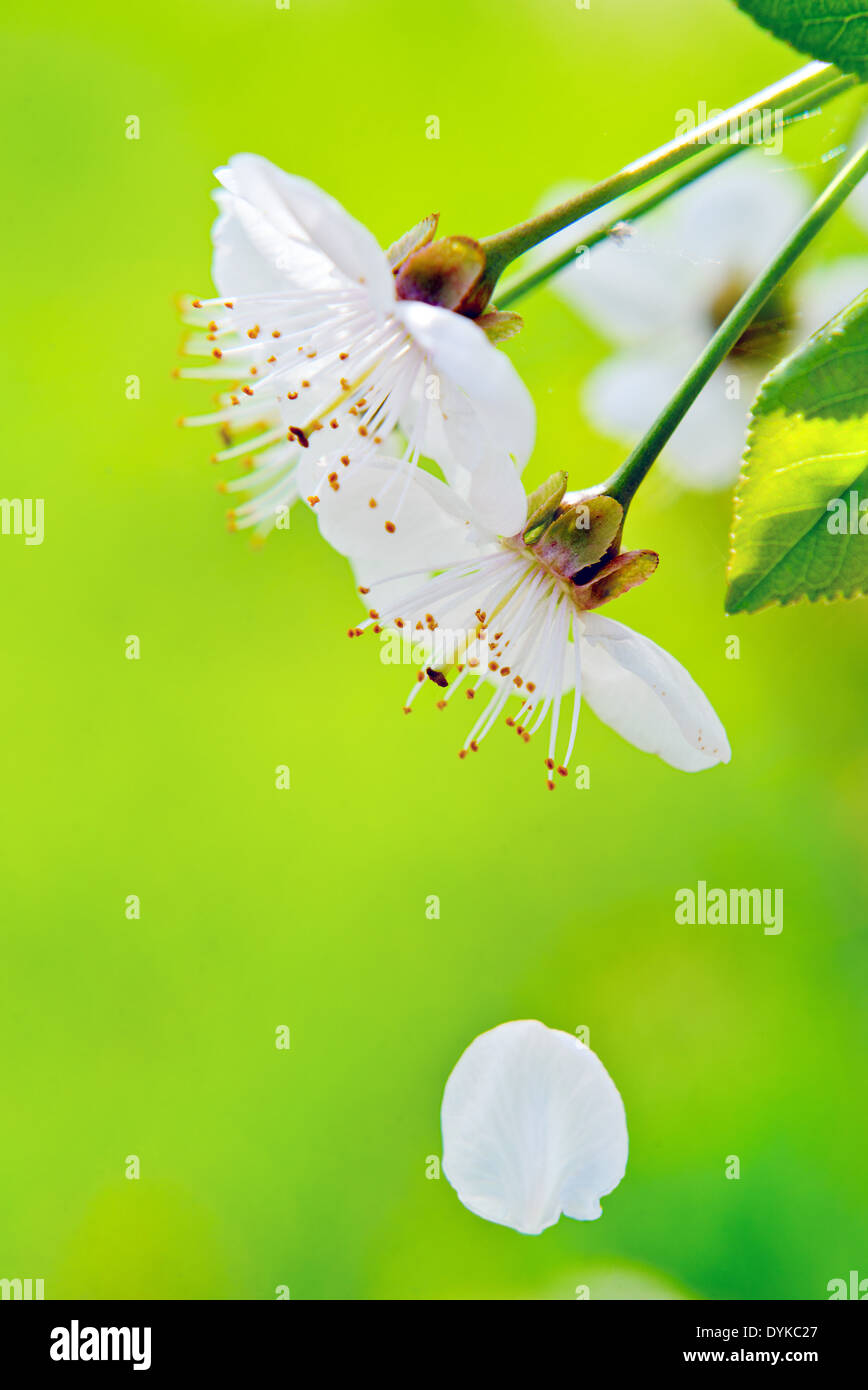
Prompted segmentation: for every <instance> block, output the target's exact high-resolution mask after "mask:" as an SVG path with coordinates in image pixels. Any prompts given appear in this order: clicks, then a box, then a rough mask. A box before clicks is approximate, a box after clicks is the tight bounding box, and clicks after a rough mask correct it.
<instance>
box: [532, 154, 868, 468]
mask: <svg viewBox="0 0 868 1390" xmlns="http://www.w3.org/2000/svg"><path fill="white" fill-rule="evenodd" d="M550 196H554V195H550ZM811 197H812V195H811V191H810V189H809V188H808V186H807V185H806V183H805V182H804V181H803V180H802V179H801V178H800V177H799V176H798V175H797V174H796V173H794V172H793V171H792V170H791V169H789V168H787V167H782V166H781V165H780V164H779V163H773V162H772V161H771V160H770V159H769V158H768V157H766V156H763V155H761V154H758V153H753V152H751V153H748V154H741V155H738V156H736V157H735V158H733V159H732V160H730V161H728V162H727V163H726V164H724V165H722V166H721V167H720V168H718V169H716V170H712V171H711V172H710V173H708V174H707V175H705V176H703V177H702V178H700V179H699V180H698V181H697V182H696V183H695V184H692V185H690V186H689V187H688V188H686V189H684V190H683V191H682V192H680V193H678V194H676V195H675V196H674V197H673V198H672V200H671V201H670V202H669V203H666V204H664V205H663V206H662V207H660V208H659V209H657V210H656V211H654V212H652V213H649V214H648V215H647V216H645V217H643V218H642V219H641V220H639V221H637V222H636V223H635V224H633V225H632V226H629V225H628V226H627V228H626V229H625V230H624V232H623V234H619V235H618V236H617V237H611V238H609V239H608V240H607V241H606V242H604V243H602V244H601V245H600V246H597V247H594V248H592V249H591V250H590V251H588V252H587V253H586V254H583V255H580V256H578V257H577V259H576V263H575V264H574V265H572V266H570V267H568V268H567V269H565V270H564V271H562V272H560V274H558V275H557V276H556V277H555V278H554V280H553V281H552V285H553V287H554V288H555V290H556V291H557V292H558V293H559V294H560V295H562V297H563V298H564V299H565V300H567V301H568V302H569V303H570V304H572V305H573V306H574V307H575V308H576V309H578V310H579V312H580V313H581V314H582V315H583V317H585V318H586V319H587V320H588V322H589V323H591V324H592V325H593V326H594V327H595V328H596V329H597V330H598V331H599V332H600V333H601V334H602V335H603V336H604V337H606V338H608V339H609V340H610V341H611V342H612V343H613V344H615V345H616V346H617V347H618V349H619V350H618V352H617V353H616V355H615V356H613V357H611V358H609V359H608V360H607V361H606V362H604V363H603V364H602V366H600V367H598V368H597V369H596V370H595V371H593V372H592V373H591V375H590V376H589V377H588V379H587V381H586V383H585V386H584V388H583V393H582V401H583V405H584V408H585V411H586V413H587V415H588V417H589V419H590V420H591V422H592V423H593V425H594V426H595V428H597V429H598V430H599V431H600V432H601V433H603V434H607V435H609V436H611V437H613V438H617V439H623V440H625V441H629V442H634V441H635V440H636V439H638V438H639V437H640V436H641V435H642V434H643V433H644V431H645V430H646V429H647V428H648V426H649V425H650V424H651V423H652V422H653V420H654V419H655V418H656V416H657V415H658V414H659V412H660V410H661V409H662V408H663V406H664V405H665V404H666V402H667V401H668V400H669V399H670V398H671V396H672V395H673V394H674V393H675V391H676V389H677V387H678V386H679V385H680V383H681V381H682V380H683V379H684V377H685V376H686V374H687V372H688V370H689V369H690V367H691V366H692V365H693V363H694V361H695V360H696V358H697V357H698V356H699V354H700V353H701V351H702V350H703V348H704V347H705V346H706V345H707V343H708V341H709V339H710V338H711V336H712V334H713V332H714V331H715V329H716V328H717V327H718V326H719V325H720V323H721V322H722V321H723V319H724V318H725V317H726V315H727V314H728V313H729V311H730V309H732V308H733V306H734V305H735V303H736V301H737V300H738V299H739V298H740V297H741V295H742V293H743V292H744V290H745V289H747V287H748V285H749V284H750V283H751V281H752V280H753V279H754V278H755V276H756V275H757V274H758V273H759V272H760V271H761V270H762V269H764V267H765V266H766V265H767V263H768V262H769V261H770V260H771V258H772V256H773V255H774V254H775V252H776V251H777V250H779V248H780V246H781V244H782V243H783V241H784V240H785V238H786V237H787V236H788V235H789V234H790V232H792V230H793V229H794V227H795V226H796V225H797V224H798V222H799V220H800V219H801V217H802V216H803V215H804V213H805V212H806V211H807V209H808V207H809V206H810V203H811ZM547 201H548V200H547ZM585 225H586V227H587V225H588V224H585ZM580 236H581V230H580V229H579V231H578V232H576V231H575V230H573V232H572V238H573V242H574V243H575V242H577V241H578V239H579V237H580ZM559 244H569V243H568V240H567V238H566V234H563V233H562V234H561V236H560V238H559ZM866 284H868V256H851V257H844V258H840V259H838V260H837V261H834V262H832V263H830V264H829V265H828V266H821V267H816V268H814V269H812V270H811V271H809V272H807V273H805V272H804V271H801V272H797V274H796V275H795V276H794V277H793V278H792V280H791V281H787V282H785V283H784V285H783V287H782V288H781V290H780V291H778V292H776V293H775V294H773V295H772V297H771V299H770V300H769V301H768V302H767V304H766V305H765V307H764V308H763V309H762V310H761V312H760V314H759V316H758V318H757V319H756V320H755V321H754V323H753V324H752V325H751V327H750V328H749V329H748V330H747V332H746V333H745V334H744V335H743V336H742V338H741V339H740V341H739V343H738V344H737V345H736V347H735V348H734V349H733V351H732V353H731V354H730V356H729V357H728V358H727V360H726V362H725V363H724V364H723V365H722V366H721V367H719V368H718V370H717V371H716V372H715V374H714V376H713V377H712V379H711V381H710V382H709V383H708V385H707V386H706V387H705V389H704V390H703V391H702V393H701V395H700V396H699V397H698V399H697V400H696V401H695V402H694V404H693V406H692V407H691V409H690V410H689V411H688V413H687V416H686V417H685V419H684V420H683V421H682V423H681V424H680V425H679V426H678V429H677V430H676V431H675V433H674V435H673V436H672V439H671V440H670V442H669V444H668V445H667V448H666V450H665V451H664V453H663V455H662V456H661V459H660V465H659V466H660V467H661V468H663V469H664V470H665V471H668V473H669V474H670V475H671V476H674V477H675V478H676V479H677V480H678V481H679V482H680V483H681V484H682V485H683V486H685V487H690V488H696V489H714V488H719V487H724V486H727V485H728V484H730V483H731V482H732V481H733V480H734V479H735V478H736V477H737V476H738V473H739V468H740V465H741V456H742V451H743V449H744V441H745V433H746V421H747V413H748V411H749V409H750V406H751V404H752V403H753V399H754V396H755V395H756V392H757V390H758V388H759V384H760V382H761V380H762V378H763V377H764V376H765V375H766V373H767V372H769V371H770V370H771V368H772V367H773V366H774V364H775V363H776V362H777V361H778V360H779V359H780V358H781V357H782V356H784V355H785V353H787V352H790V351H792V349H793V348H794V347H795V346H796V345H797V344H798V343H799V342H801V341H803V340H804V339H805V338H807V337H808V336H809V335H810V334H811V333H813V332H815V330H816V329H818V328H820V327H821V326H822V325H823V324H824V323H826V322H827V321H828V320H829V319H830V318H831V317H832V316H833V315H834V314H835V313H837V312H838V311H839V310H840V309H842V308H843V307H844V305H845V304H847V303H849V301H850V300H851V299H853V298H854V297H855V296H856V295H857V294H858V293H860V291H861V290H863V289H864V288H865V286H866Z"/></svg>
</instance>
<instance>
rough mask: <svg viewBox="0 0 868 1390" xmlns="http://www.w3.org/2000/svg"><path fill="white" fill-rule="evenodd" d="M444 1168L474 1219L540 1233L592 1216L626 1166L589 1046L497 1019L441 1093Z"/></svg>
mask: <svg viewBox="0 0 868 1390" xmlns="http://www.w3.org/2000/svg"><path fill="white" fill-rule="evenodd" d="M441 1121H442V1126H443V1172H444V1173H445V1174H446V1177H447V1178H448V1179H449V1181H450V1183H451V1184H452V1186H453V1187H454V1188H455V1190H456V1192H457V1193H458V1197H459V1199H460V1201H461V1202H462V1203H463V1204H464V1206H466V1207H468V1208H469V1210H470V1211H472V1212H475V1213H476V1215H477V1216H482V1217H484V1218H485V1220H487V1221H495V1222H497V1223H498V1224H499V1225H501V1226H512V1227H514V1229H515V1230H517V1231H521V1232H522V1233H523V1234H525V1235H539V1233H540V1232H541V1231H543V1230H545V1228H546V1227H547V1226H553V1225H554V1224H555V1223H556V1222H557V1220H558V1219H559V1217H560V1215H561V1213H563V1214H564V1215H565V1216H570V1217H572V1218H573V1219H574V1220H576V1221H594V1220H596V1218H597V1217H598V1216H600V1215H601V1207H600V1198H601V1197H604V1196H605V1195H606V1194H607V1193H609V1192H611V1191H612V1190H613V1189H614V1188H615V1187H617V1185H618V1183H619V1182H620V1181H621V1178H622V1177H623V1176H624V1170H625V1167H626V1164H627V1123H626V1119H625V1115H624V1106H623V1103H622V1101H621V1097H620V1095H619V1094H618V1090H617V1088H616V1086H615V1084H614V1082H613V1081H612V1079H611V1077H610V1076H609V1074H608V1072H607V1071H606V1069H605V1067H604V1066H603V1064H602V1062H601V1061H600V1060H599V1058H598V1057H597V1056H596V1055H595V1053H593V1052H591V1050H590V1049H589V1048H587V1047H585V1046H584V1044H583V1043H580V1042H579V1041H578V1039H577V1038H574V1037H573V1036H572V1035H571V1034H569V1033H563V1032H560V1031H558V1030H557V1029H553V1028H547V1027H545V1025H544V1024H542V1023H538V1022H536V1021H534V1020H527V1019H525V1020H521V1021H517V1022H513V1023H502V1024H501V1025H500V1026H499V1027H498V1028H493V1029H492V1030H491V1031H490V1032H488V1033H483V1034H482V1035H481V1036H480V1037H478V1038H476V1039H475V1040H474V1041H473V1042H472V1043H471V1044H470V1046H469V1047H468V1048H467V1050H466V1052H464V1053H463V1054H462V1056H461V1057H460V1058H459V1060H458V1062H457V1064H456V1066H455V1068H454V1070H453V1072H452V1074H451V1076H450V1077H449V1080H448V1081H447V1083H446V1088H445V1090H444V1093H443V1107H442V1111H441Z"/></svg>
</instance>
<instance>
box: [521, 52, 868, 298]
mask: <svg viewBox="0 0 868 1390" xmlns="http://www.w3.org/2000/svg"><path fill="white" fill-rule="evenodd" d="M833 71H834V70H833ZM855 82H856V79H855V77H852V76H849V75H837V76H834V77H833V78H832V79H831V81H827V82H825V84H824V85H823V86H822V87H821V88H820V89H819V90H816V91H811V92H810V93H809V94H808V95H807V96H805V95H802V96H800V97H798V98H797V99H796V100H793V101H790V102H788V103H786V104H785V105H783V106H782V107H781V108H780V113H781V119H782V122H783V124H784V125H785V126H786V125H791V124H792V123H793V122H794V121H796V120H798V119H799V118H801V117H804V116H805V115H811V114H815V113H816V112H818V111H819V110H820V106H821V103H822V104H825V103H826V102H828V101H831V100H832V98H833V97H836V96H840V94H841V93H842V92H846V91H849V90H850V89H851V88H852V87H853V86H854V84H855ZM750 148H751V146H750V144H749V143H747V142H727V143H720V144H716V145H715V146H714V147H713V149H712V150H711V151H710V153H709V154H708V155H707V156H706V157H705V158H704V159H701V160H694V161H691V162H690V163H689V164H688V165H687V167H686V168H685V169H683V170H682V172H681V173H679V174H677V175H675V176H674V177H673V178H672V179H671V180H670V181H669V182H668V183H665V184H662V185H661V186H660V187H658V188H655V189H654V190H653V192H651V193H647V194H645V196H644V197H642V198H640V199H638V200H637V201H635V202H633V203H632V204H630V205H629V206H627V207H624V208H622V209H621V211H620V212H619V213H618V214H617V216H615V217H612V218H611V219H610V220H609V221H607V222H606V223H605V224H604V225H603V226H601V227H598V228H596V229H595V230H594V231H593V232H589V233H588V235H587V236H586V237H584V238H583V240H582V241H581V242H579V243H577V244H576V245H575V246H571V247H570V248H569V250H567V251H562V252H560V253H559V254H558V255H557V256H554V257H553V258H552V259H551V260H549V261H546V262H545V263H544V264H543V265H540V266H537V267H536V269H534V270H532V271H529V272H528V274H527V275H524V276H522V277H521V278H519V279H516V280H514V281H513V283H512V284H509V285H507V286H506V288H505V289H504V290H503V291H501V292H500V293H499V294H498V296H497V305H498V308H499V309H508V308H509V307H510V306H511V305H513V304H515V303H516V302H517V301H518V300H519V299H521V298H523V297H524V295H526V294H528V293H529V292H530V291H531V290H534V289H537V287H538V286H539V285H542V284H544V283H545V281H546V280H549V279H550V278H551V277H552V276H553V275H556V274H557V273H558V271H559V270H565V269H566V267H567V266H569V265H572V264H573V263H574V261H575V259H576V256H577V255H578V253H579V252H580V251H590V250H592V249H593V247H595V246H599V245H600V244H601V243H602V242H604V241H606V240H607V238H608V237H610V236H611V235H612V233H613V231H615V229H616V228H617V227H618V226H619V225H620V224H621V223H622V222H627V223H631V222H636V221H638V220H639V219H640V218H641V217H644V216H646V215H647V213H649V212H653V211H654V209H655V208H657V207H660V206H661V204H663V203H665V202H668V200H669V199H670V198H671V197H673V196H674V195H675V194H676V193H680V192H681V190H682V189H683V188H687V187H688V186H689V185H690V184H692V183H695V182H697V180H699V179H701V178H703V177H704V176H705V175H706V174H708V173H710V172H711V171H712V170H713V169H716V168H718V166H719V165H721V164H724V163H725V162H726V161H727V160H729V159H732V158H733V156H734V155H738V154H741V152H742V151H743V150H746V149H750Z"/></svg>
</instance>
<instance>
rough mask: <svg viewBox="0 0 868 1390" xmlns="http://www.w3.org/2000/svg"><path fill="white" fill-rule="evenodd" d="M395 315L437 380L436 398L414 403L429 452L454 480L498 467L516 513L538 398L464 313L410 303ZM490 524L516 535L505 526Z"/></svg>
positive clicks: (426, 397) (490, 520) (502, 489)
mask: <svg viewBox="0 0 868 1390" xmlns="http://www.w3.org/2000/svg"><path fill="white" fill-rule="evenodd" d="M395 316H396V317H397V318H398V319H400V320H401V322H403V323H404V325H405V327H406V328H407V329H408V331H409V332H410V333H411V334H412V336H413V339H414V341H415V342H416V344H417V345H418V346H419V347H420V348H421V349H422V351H423V352H424V353H425V356H426V359H427V360H426V372H427V373H428V374H429V375H431V376H433V377H434V378H435V382H434V383H432V385H433V386H434V387H435V388H436V393H435V391H432V392H431V395H433V396H434V398H433V399H429V393H428V391H427V389H426V390H425V391H424V394H423V398H422V399H421V400H417V401H416V403H415V410H416V412H417V415H418V414H419V413H420V412H427V416H426V417H424V418H423V420H422V423H423V427H424V434H423V437H422V441H421V447H422V450H423V452H424V453H426V454H428V456H429V457H432V458H436V460H437V462H438V463H439V464H440V467H441V468H442V469H443V471H444V473H445V474H446V477H447V478H448V479H449V481H450V482H452V481H453V476H454V477H455V479H456V482H459V481H460V480H461V476H462V475H461V470H466V471H467V472H468V473H471V474H472V473H473V472H474V471H475V469H476V468H477V467H478V466H480V464H481V462H482V461H483V460H486V459H487V460H488V467H489V468H490V469H492V470H497V469H499V470H500V473H501V479H502V483H501V487H500V488H499V489H497V491H499V492H503V493H508V494H511V496H512V499H513V502H512V511H513V512H514V511H515V499H516V498H517V497H518V489H517V488H516V485H515V484H516V470H517V471H518V472H519V473H520V472H521V470H522V469H523V468H524V465H525V464H526V463H527V460H528V459H529V458H530V454H531V450H532V449H533V443H534V435H535V430H536V414H535V411H534V406H533V401H532V399H531V396H530V393H529V391H528V389H527V387H526V386H525V384H524V382H523V381H522V379H521V377H520V376H519V375H518V372H517V371H516V370H515V367H514V366H513V365H512V363H511V362H510V360H509V358H508V357H507V356H506V355H505V354H504V353H503V352H501V351H500V350H499V349H498V348H496V347H494V346H493V345H492V344H491V343H490V342H489V341H488V338H487V337H486V335H485V333H484V332H483V331H482V330H481V329H480V328H478V327H477V326H476V324H474V323H472V322H471V320H470V319H467V318H464V317H463V316H462V315H461V314H455V313H452V312H451V311H450V310H448V309H441V308H438V307H437V306H436V305H432V304H421V303H416V302H410V301H407V302H403V303H400V304H399V305H398V307H397V309H396V310H395ZM427 384H428V383H425V385H426V387H427ZM510 519H511V518H510ZM522 520H523V518H520V519H519V520H518V522H517V526H520V525H521V521H522ZM487 521H488V524H489V525H491V526H492V529H495V530H502V531H503V533H504V534H511V533H510V531H509V530H508V528H506V527H504V526H503V523H502V521H501V522H500V523H498V521H497V519H495V518H488V519H487Z"/></svg>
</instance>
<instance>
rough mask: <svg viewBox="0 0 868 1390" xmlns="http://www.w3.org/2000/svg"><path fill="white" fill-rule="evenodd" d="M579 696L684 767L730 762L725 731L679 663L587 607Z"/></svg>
mask: <svg viewBox="0 0 868 1390" xmlns="http://www.w3.org/2000/svg"><path fill="white" fill-rule="evenodd" d="M581 643H582V672H583V677H582V681H583V694H584V696H585V698H586V699H587V701H588V704H589V705H590V706H591V708H592V709H593V710H594V712H595V713H596V715H597V716H598V718H600V719H601V720H602V721H603V723H604V724H608V725H609V726H610V728H613V729H615V730H616V731H617V732H618V733H619V734H620V735H621V736H622V738H625V739H627V740H628V742H630V743H632V744H634V745H635V747H637V748H641V749H642V751H643V752H645V753H656V754H658V756H659V757H661V758H662V759H663V760H664V762H667V763H669V764H670V765H671V766H672V767H677V768H680V769H681V771H683V772H698V771H699V770H700V769H702V768H706V767H714V765H715V764H716V763H720V762H724V763H726V762H729V756H730V750H729V742H728V740H727V737H726V731H725V729H724V727H723V725H722V724H721V722H720V720H719V719H718V717H717V715H716V714H715V712H714V710H713V709H712V707H711V704H710V703H709V701H708V699H707V698H706V696H705V695H704V694H703V692H702V691H701V690H700V688H699V686H698V685H697V684H696V682H695V681H694V679H693V677H692V676H691V675H689V674H688V672H687V671H685V669H684V667H683V666H682V665H681V664H680V663H679V662H677V661H676V660H675V658H674V657H673V656H670V655H669V653H668V652H667V651H664V650H663V648H662V647H658V646H657V644H656V642H652V641H651V639H650V638H649V637H643V636H641V635H640V634H639V633H638V632H634V631H633V630H632V629H631V628H629V627H625V626H624V625H623V623H617V622H614V621H613V620H612V619H611V618H603V617H600V615H599V614H598V613H588V614H587V616H586V618H585V628H584V633H583V635H582V638H581Z"/></svg>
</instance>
